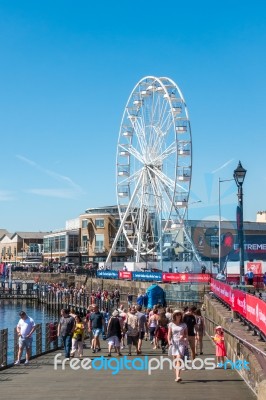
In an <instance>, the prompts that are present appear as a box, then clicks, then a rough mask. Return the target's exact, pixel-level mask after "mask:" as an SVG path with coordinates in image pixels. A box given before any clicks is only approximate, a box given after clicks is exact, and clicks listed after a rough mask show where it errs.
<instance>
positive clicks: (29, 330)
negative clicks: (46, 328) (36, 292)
mask: <svg viewBox="0 0 266 400" xmlns="http://www.w3.org/2000/svg"><path fill="white" fill-rule="evenodd" d="M19 316H20V320H19V321H18V324H17V333H18V337H19V339H18V346H19V348H18V358H17V361H16V362H15V365H20V360H21V356H22V352H23V349H24V348H25V349H26V361H25V363H24V365H28V364H29V359H30V353H31V346H32V334H33V332H34V331H35V329H36V325H35V322H34V321H33V319H32V318H30V317H28V315H27V314H26V312H25V311H21V312H20V313H19Z"/></svg>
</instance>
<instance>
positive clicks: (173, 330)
mask: <svg viewBox="0 0 266 400" xmlns="http://www.w3.org/2000/svg"><path fill="white" fill-rule="evenodd" d="M187 337H188V330H187V325H186V324H185V323H184V322H183V314H182V311H181V310H175V311H174V312H173V315H172V322H170V323H169V325H168V343H169V355H172V356H173V358H174V361H175V381H176V382H181V381H182V379H181V377H180V370H181V360H182V359H183V358H184V354H185V348H186V345H187Z"/></svg>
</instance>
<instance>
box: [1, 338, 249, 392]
mask: <svg viewBox="0 0 266 400" xmlns="http://www.w3.org/2000/svg"><path fill="white" fill-rule="evenodd" d="M143 343H144V345H143V354H144V355H143V356H135V355H134V354H133V353H132V354H133V355H132V357H130V358H131V359H132V360H133V359H134V358H135V357H138V358H141V359H142V360H143V362H144V360H145V359H146V360H149V359H150V358H151V357H160V356H162V354H161V353H160V350H156V351H155V350H151V345H150V343H149V342H143ZM102 345H103V346H102V352H101V353H97V357H100V356H106V355H107V353H108V352H107V343H106V342H102ZM59 352H62V353H63V351H61V350H60V351H59ZM122 352H123V355H125V356H126V355H127V351H126V350H123V351H122ZM56 354H57V353H50V354H49V355H45V356H42V357H39V358H36V359H34V360H31V363H30V365H29V366H24V365H23V364H22V365H20V366H18V367H12V368H9V369H7V370H4V371H1V372H0V393H1V398H3V399H4V398H8V399H11V400H13V399H14V400H15V399H16V400H17V399H19V400H33V399H34V400H36V399H40V400H50V399H53V400H55V399H59V400H60V399H65V400H68V399H71V400H73V399H79V400H83V399H84V400H85V399H86V400H88V399H92V400H109V399H110V400H111V399H112V400H113V399H115V400H131V399H132V400H133V399H134V400H136V399H140V400H142V399H145V400H147V399H152V400H155V399H158V398H161V399H164V398H166V399H167V400H172V399H175V400H178V399H180V400H201V399H212V400H216V399H217V400H218V399H221V398H224V399H227V400H235V399H240V398H241V400H255V398H256V396H255V395H254V394H253V392H252V391H251V390H250V389H249V388H248V386H247V385H246V384H245V382H244V381H243V380H242V379H241V377H240V376H239V374H238V373H237V372H236V371H234V370H224V369H214V370H198V371H182V379H183V381H182V382H180V383H176V382H175V381H174V371H169V367H168V366H166V367H165V368H164V369H163V370H155V371H152V374H151V375H148V372H147V371H136V370H134V371H129V370H126V369H123V370H122V371H120V372H119V373H118V374H116V375H113V374H112V371H110V370H101V371H96V370H93V369H90V370H84V369H80V370H76V371H75V370H72V369H71V368H70V366H69V362H68V363H67V364H66V368H65V370H62V368H61V367H60V366H58V369H57V370H55V369H54V357H55V355H56ZM213 354H214V347H213V345H212V343H211V342H210V340H208V339H207V338H206V339H205V341H204V356H201V357H203V358H204V357H212V356H213ZM145 356H147V357H145ZM164 356H165V357H167V355H164ZM84 357H90V358H91V359H94V358H95V354H92V352H91V350H90V349H85V350H84ZM114 357H115V356H114ZM115 358H116V357H115ZM128 358H129V357H128ZM116 359H117V358H116ZM117 362H118V361H114V363H117ZM138 365H139V364H138Z"/></svg>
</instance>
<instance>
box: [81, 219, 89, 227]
mask: <svg viewBox="0 0 266 400" xmlns="http://www.w3.org/2000/svg"><path fill="white" fill-rule="evenodd" d="M87 225H88V220H87V219H83V220H82V222H81V227H82V228H87Z"/></svg>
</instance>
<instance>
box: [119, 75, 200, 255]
mask: <svg viewBox="0 0 266 400" xmlns="http://www.w3.org/2000/svg"><path fill="white" fill-rule="evenodd" d="M149 80H152V81H155V82H157V83H159V85H160V87H162V88H163V91H164V94H165V95H166V94H168V90H167V88H166V86H165V84H164V80H166V81H168V82H170V83H171V85H172V86H173V87H174V88H175V89H176V90H177V92H178V94H179V96H180V98H181V100H182V103H183V107H184V113H185V116H186V118H187V123H188V126H189V137H190V147H191V156H190V159H191V162H190V170H191V172H192V140H191V129H190V121H189V117H188V110H187V106H186V103H185V99H184V96H183V94H182V92H181V90H180V88H179V87H178V85H177V84H176V83H175V82H174V81H173V80H171V79H170V78H166V77H161V78H158V77H155V76H146V77H144V78H142V79H140V80H139V81H138V82H137V84H136V85H135V86H134V88H133V90H132V91H131V93H130V95H129V97H128V100H127V103H126V106H125V109H124V112H123V116H122V120H121V124H120V130H119V137H118V144H117V158H116V159H117V160H118V153H119V148H120V147H119V144H120V140H121V132H122V128H123V123H124V119H125V117H126V115H127V108H128V107H129V105H130V102H131V100H132V97H133V94H134V93H135V92H136V90H137V89H138V88H139V87H140V85H141V84H142V83H143V82H144V81H146V82H147V81H149ZM167 102H168V106H169V107H170V109H171V114H172V119H173V121H174V113H173V107H172V104H171V101H170V100H169V99H167ZM175 146H176V149H177V146H178V140H177V133H176V132H175ZM176 153H177V151H176ZM118 165H119V164H118V161H117V166H118ZM176 170H177V168H176ZM157 172H158V171H157ZM136 174H137V173H136ZM177 185H178V182H177V173H176V172H175V180H174V193H175V192H176V190H177ZM118 186H119V181H118V170H117V181H116V187H117V204H118V210H119V217H120V221H121V222H122V219H123V209H124V207H125V204H123V203H122V202H121V199H120V197H119V195H118V194H119V193H118ZM190 186H191V174H190V180H189V184H188V189H187V192H188V197H189V192H190ZM123 233H124V235H125V237H126V240H127V242H128V244H129V246H130V245H131V244H132V243H131V241H130V240H129V238H128V235H127V233H126V229H125V227H123ZM132 247H133V250H136V249H135V248H134V246H132Z"/></svg>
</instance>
